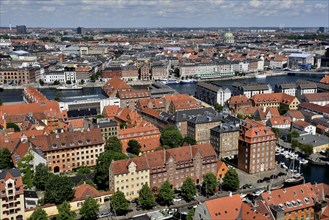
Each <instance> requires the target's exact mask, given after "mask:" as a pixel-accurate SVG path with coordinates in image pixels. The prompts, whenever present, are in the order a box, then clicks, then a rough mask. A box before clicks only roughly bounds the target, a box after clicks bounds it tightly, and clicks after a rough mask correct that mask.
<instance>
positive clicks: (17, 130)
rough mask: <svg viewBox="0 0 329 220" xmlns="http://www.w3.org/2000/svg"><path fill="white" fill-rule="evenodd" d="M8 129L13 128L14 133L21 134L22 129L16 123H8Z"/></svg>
mask: <svg viewBox="0 0 329 220" xmlns="http://www.w3.org/2000/svg"><path fill="white" fill-rule="evenodd" d="M6 127H7V128H13V129H14V132H19V131H21V129H20V128H19V127H18V125H17V124H15V123H12V122H8V123H7V124H6Z"/></svg>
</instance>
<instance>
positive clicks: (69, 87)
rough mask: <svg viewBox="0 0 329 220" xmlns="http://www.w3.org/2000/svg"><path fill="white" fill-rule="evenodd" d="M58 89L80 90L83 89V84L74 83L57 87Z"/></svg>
mask: <svg viewBox="0 0 329 220" xmlns="http://www.w3.org/2000/svg"><path fill="white" fill-rule="evenodd" d="M56 89H57V90H80V89H82V87H81V86H76V85H73V86H59V87H57V88H56Z"/></svg>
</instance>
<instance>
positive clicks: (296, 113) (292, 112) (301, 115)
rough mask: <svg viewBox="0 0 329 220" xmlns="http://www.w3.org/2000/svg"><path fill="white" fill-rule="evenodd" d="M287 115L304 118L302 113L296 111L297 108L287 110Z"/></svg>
mask: <svg viewBox="0 0 329 220" xmlns="http://www.w3.org/2000/svg"><path fill="white" fill-rule="evenodd" d="M286 115H287V116H290V117H291V118H296V119H305V117H304V115H303V114H302V113H301V112H300V111H298V110H289V111H288V112H287V113H286Z"/></svg>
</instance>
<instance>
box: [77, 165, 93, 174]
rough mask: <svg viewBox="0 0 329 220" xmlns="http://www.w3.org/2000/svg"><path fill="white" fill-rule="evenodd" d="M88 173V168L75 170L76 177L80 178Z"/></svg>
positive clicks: (89, 170) (89, 171)
mask: <svg viewBox="0 0 329 220" xmlns="http://www.w3.org/2000/svg"><path fill="white" fill-rule="evenodd" d="M89 173H91V169H90V167H79V168H78V170H77V175H78V176H82V175H85V174H89Z"/></svg>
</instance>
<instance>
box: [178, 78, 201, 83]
mask: <svg viewBox="0 0 329 220" xmlns="http://www.w3.org/2000/svg"><path fill="white" fill-rule="evenodd" d="M197 82H198V81H197V80H196V79H183V80H181V81H180V83H181V84H194V83H197Z"/></svg>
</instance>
